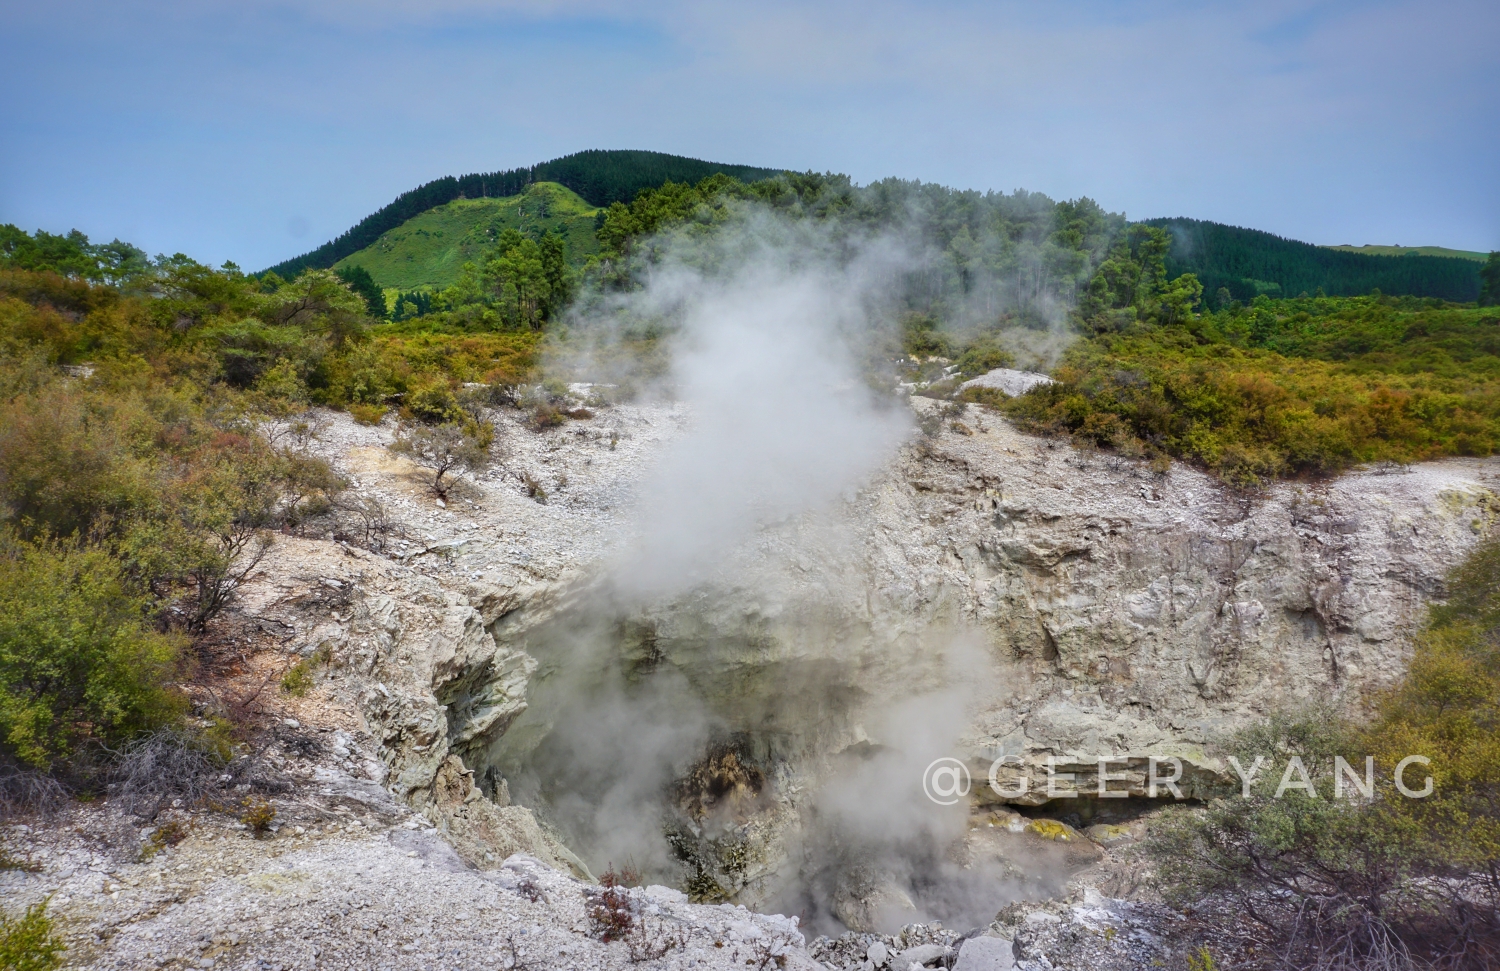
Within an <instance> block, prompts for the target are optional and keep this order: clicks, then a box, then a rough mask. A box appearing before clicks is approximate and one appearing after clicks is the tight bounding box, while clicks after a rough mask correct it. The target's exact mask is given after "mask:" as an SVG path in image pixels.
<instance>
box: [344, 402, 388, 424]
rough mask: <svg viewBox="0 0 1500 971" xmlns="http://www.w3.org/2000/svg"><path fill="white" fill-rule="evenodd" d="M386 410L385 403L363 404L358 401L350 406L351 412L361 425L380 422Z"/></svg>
mask: <svg viewBox="0 0 1500 971" xmlns="http://www.w3.org/2000/svg"><path fill="white" fill-rule="evenodd" d="M386 411H387V409H386V407H385V405H362V404H359V403H358V402H356V403H354V404H351V405H350V406H349V414H350V415H351V416H352V417H353V418H354V420H355V421H357V422H359V423H360V424H361V425H378V424H380V422H381V420H382V419H383V418H385V413H386Z"/></svg>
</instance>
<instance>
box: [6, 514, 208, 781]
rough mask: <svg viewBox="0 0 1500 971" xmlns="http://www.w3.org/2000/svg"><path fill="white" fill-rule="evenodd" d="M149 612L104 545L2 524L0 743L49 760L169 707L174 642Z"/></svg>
mask: <svg viewBox="0 0 1500 971" xmlns="http://www.w3.org/2000/svg"><path fill="white" fill-rule="evenodd" d="M149 615H150V600H149V598H148V597H147V596H145V595H143V594H142V593H140V592H138V591H136V590H135V589H133V588H132V586H131V584H130V583H129V581H128V580H127V578H126V575H125V571H124V568H123V567H122V565H121V564H120V563H119V562H118V561H117V560H115V559H114V558H113V557H111V556H110V555H109V554H108V553H107V552H106V551H105V550H103V549H100V548H98V547H93V546H89V545H87V544H84V543H82V542H79V541H77V540H53V539H47V538H40V539H36V540H32V541H27V540H23V539H21V538H19V537H17V536H16V535H15V534H14V533H13V532H11V531H9V530H4V531H0V747H3V748H4V750H5V751H6V752H7V753H8V754H9V755H11V756H13V757H15V758H17V759H19V760H20V761H21V762H23V763H26V764H28V765H32V766H35V767H38V768H47V767H50V766H51V765H52V764H53V763H54V762H55V761H56V760H58V759H61V758H67V757H68V756H70V755H71V754H72V753H73V752H74V750H75V749H76V748H77V747H78V746H79V745H80V744H82V743H84V742H87V741H98V742H112V741H116V740H119V739H125V738H129V737H131V736H132V735H134V734H136V733H138V732H140V731H143V730H146V729H149V728H152V727H154V726H155V725H159V724H162V723H163V722H165V721H167V720H170V719H171V718H173V717H174V716H176V715H177V714H178V713H179V712H180V711H181V710H182V705H181V700H180V698H179V697H178V695H177V694H176V693H175V692H173V691H172V690H170V689H169V688H168V687H166V683H167V682H168V681H169V680H170V678H171V676H172V674H173V672H174V670H175V667H176V664H177V659H178V653H179V650H180V648H181V644H180V642H179V641H178V640H177V639H175V638H173V637H170V636H166V635H162V634H159V633H156V632H155V631H152V630H150V629H149V628H148V627H147V625H146V622H145V621H146V618H147V617H148V616H149Z"/></svg>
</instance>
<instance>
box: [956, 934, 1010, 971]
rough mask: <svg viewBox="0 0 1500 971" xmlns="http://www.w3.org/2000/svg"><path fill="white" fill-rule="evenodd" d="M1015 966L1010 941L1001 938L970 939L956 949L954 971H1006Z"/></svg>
mask: <svg viewBox="0 0 1500 971" xmlns="http://www.w3.org/2000/svg"><path fill="white" fill-rule="evenodd" d="M1015 965H1016V957H1015V952H1014V951H1013V950H1012V948H1011V943H1010V941H1007V940H1006V939H1005V938H1003V937H971V938H969V939H968V940H967V941H964V943H963V947H961V948H959V949H958V963H957V964H955V965H954V966H953V969H954V971H1007V969H1009V968H1013V967H1015Z"/></svg>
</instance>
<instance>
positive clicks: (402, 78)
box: [0, 0, 1500, 269]
mask: <svg viewBox="0 0 1500 971" xmlns="http://www.w3.org/2000/svg"><path fill="white" fill-rule="evenodd" d="M0 84H3V91H4V95H3V97H0V222H14V223H17V224H19V225H20V226H22V227H23V228H25V229H28V230H29V229H35V228H44V229H48V230H51V231H54V232H60V231H65V230H67V229H69V228H72V227H77V228H79V229H82V230H83V231H84V232H86V233H88V234H89V235H90V236H92V237H94V238H96V239H105V240H107V239H110V238H112V237H116V236H118V237H121V238H123V239H126V240H130V241H133V242H136V243H138V244H139V245H141V246H144V247H145V248H146V249H147V250H149V251H151V252H153V253H155V252H159V251H165V252H169V253H170V252H174V251H183V252H186V253H188V254H189V255H191V256H194V257H197V258H199V259H202V260H205V261H211V262H214V263H217V262H220V261H222V260H225V259H233V260H235V261H236V262H238V263H240V264H242V265H243V266H244V267H245V268H246V269H259V268H261V267H264V266H266V265H268V264H270V263H273V262H276V261H278V260H281V259H284V258H286V257H289V256H292V255H295V254H297V253H300V252H303V251H305V250H307V249H310V248H312V247H313V246H315V245H317V244H319V243H322V242H324V241H325V240H327V239H329V238H331V237H333V236H335V235H337V234H338V233H340V232H342V231H343V230H345V229H347V228H348V227H349V226H350V225H352V224H353V223H354V222H356V221H357V220H358V219H360V218H361V217H363V216H365V215H367V214H368V213H370V212H371V211H373V210H375V209H376V208H378V207H380V206H382V205H384V204H385V203H387V202H389V201H390V200H391V199H392V198H394V197H395V196H396V195H397V194H398V193H400V192H403V191H405V190H407V189H410V188H412V187H414V186H416V185H418V184H420V183H422V182H425V181H428V180H430V179H433V178H437V177H439V176H443V175H450V174H451V175H460V174H463V173H465V172H472V171H493V170H496V169H505V168H512V167H515V166H521V165H527V164H531V163H534V162H539V161H543V160H546V159H550V158H554V157H556V156H559V155H564V154H567V153H569V152H574V151H578V150H580V149H585V148H647V149H655V150H658V151H664V152H673V153H677V154H682V155H692V156H696V157H699V158H706V159H710V160H714V161H722V162H738V163H749V164H756V165H766V166H773V167H787V168H794V169H817V170H833V171H839V172H847V173H848V174H850V175H851V176H853V177H854V178H855V180H856V181H859V182H867V181H870V180H873V179H878V178H882V177H885V176H888V175H897V176H901V177H904V178H917V179H922V180H924V181H932V182H941V183H944V184H947V185H952V186H959V187H964V188H979V189H1000V190H1010V189H1014V188H1027V189H1032V190H1037V191H1042V192H1046V193H1048V194H1049V195H1052V196H1054V197H1057V198H1073V197H1076V196H1080V195H1088V196H1091V197H1093V198H1095V199H1097V200H1098V201H1099V202H1100V203H1101V204H1103V205H1104V206H1105V207H1106V208H1108V209H1111V210H1115V211H1124V212H1125V213H1126V214H1127V215H1129V216H1130V217H1132V218H1146V217H1150V216H1173V215H1187V216H1196V217H1200V218H1206V219H1215V220H1220V221H1223V222H1229V223H1235V224H1238V225H1245V226H1253V227H1256V228H1260V229H1266V230H1270V231H1272V232H1276V233H1280V234H1282V235H1286V236H1291V237H1294V238H1298V239H1305V240H1308V241H1311V242H1317V243H1344V242H1350V243H1400V244H1403V245H1420V244H1430V245H1446V246H1454V247H1461V248H1465V249H1491V248H1500V3H1497V2H1496V0H1421V2H1405V0H1391V2H1380V0H1339V2H1325V3H1315V2H1305V0H1259V2H1229V0H1224V2H1208V0H1201V2H1188V0H1181V2H1171V0H1162V2H1126V0H1120V2H1102V0H1098V2H1072V3H1068V2H1057V0H1054V2H1046V0H1030V2H1024V3H1004V2H988V3H980V2H973V3H962V2H938V0H927V2H923V3H917V2H895V0H863V2H859V3H840V2H829V3H817V4H810V3H806V4H794V3H783V2H779V0H761V2H757V3H746V2H743V0H741V2H737V3H732V4H731V3H718V2H672V0H661V2H641V3H634V4H628V5H626V4H614V3H603V2H587V0H583V2H569V0H558V2H551V3H547V2H540V0H536V2H527V0H515V2H485V0H425V2H421V3H417V2H405V0H363V2H355V0H312V2H305V3H276V2H267V0H235V2H227V0H193V2H188V0H178V2H171V0H117V2H113V3H104V2H100V0H95V2H80V0H46V2H36V0H31V2H22V0H0Z"/></svg>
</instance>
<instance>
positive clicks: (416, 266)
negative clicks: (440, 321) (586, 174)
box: [334, 182, 599, 290]
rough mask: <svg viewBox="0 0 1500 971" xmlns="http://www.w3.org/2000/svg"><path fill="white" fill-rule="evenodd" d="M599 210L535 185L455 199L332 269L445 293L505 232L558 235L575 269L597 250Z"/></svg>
mask: <svg viewBox="0 0 1500 971" xmlns="http://www.w3.org/2000/svg"><path fill="white" fill-rule="evenodd" d="M598 212H599V210H598V209H596V208H594V207H593V206H591V205H589V204H588V203H587V202H585V201H584V200H583V199H582V198H580V197H579V195H578V194H577V193H575V192H573V191H572V190H571V189H568V188H565V187H564V186H560V185H558V184H557V183H556V182H535V183H532V184H531V185H530V186H528V187H527V188H526V191H525V192H522V193H521V194H519V195H514V196H507V197H506V198H503V199H455V200H453V201H452V202H449V203H445V204H443V205H441V206H438V207H436V208H435V209H429V210H427V211H426V212H424V213H421V214H420V215H417V216H414V217H412V218H411V219H408V220H407V221H406V222H404V223H402V224H401V225H399V226H397V227H396V228H394V229H390V230H387V231H386V232H384V233H382V234H381V235H380V238H378V239H377V240H375V242H374V243H372V244H370V245H369V246H366V247H365V248H364V249H362V250H359V251H358V252H356V253H352V254H350V255H349V256H346V257H344V258H343V259H341V260H339V261H338V262H337V263H335V264H334V268H335V269H342V268H344V267H346V266H362V267H364V268H365V269H366V270H368V271H369V272H370V276H372V277H374V278H375V282H376V283H378V284H380V286H382V287H385V288H393V289H400V290H417V289H422V288H428V289H441V288H443V287H446V286H448V285H449V284H451V283H453V282H454V281H455V280H456V279H458V271H459V268H460V267H462V266H463V264H464V262H465V261H466V260H472V259H476V258H477V257H478V256H479V255H480V253H481V252H483V251H484V249H485V248H486V247H488V246H489V245H490V244H492V243H493V242H494V241H495V238H496V237H497V236H499V235H500V233H501V232H503V231H504V230H507V229H519V230H521V232H523V233H528V234H530V233H535V234H536V235H541V234H542V233H545V232H549V231H550V232H554V233H556V234H557V235H559V236H561V237H562V238H563V242H564V243H565V244H566V246H567V255H568V262H569V263H571V264H573V265H575V266H577V265H581V264H582V263H583V261H584V260H585V259H587V258H588V257H589V256H590V255H591V254H593V253H597V252H599V241H598V240H597V239H596V238H595V237H594V220H595V217H596V216H597V214H598Z"/></svg>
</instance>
